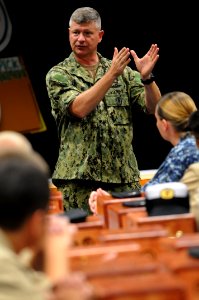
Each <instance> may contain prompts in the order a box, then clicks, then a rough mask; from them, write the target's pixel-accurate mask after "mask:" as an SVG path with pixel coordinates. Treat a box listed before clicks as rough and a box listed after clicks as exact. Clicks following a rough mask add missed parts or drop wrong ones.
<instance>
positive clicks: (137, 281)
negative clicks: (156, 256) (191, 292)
mask: <svg viewBox="0 0 199 300" xmlns="http://www.w3.org/2000/svg"><path fill="white" fill-rule="evenodd" d="M89 282H90V283H91V284H92V286H93V287H94V290H95V299H96V300H99V299H100V300H132V299H133V300H149V299H155V300H168V299H169V300H190V299H188V297H187V290H186V287H185V285H184V282H183V281H182V280H180V279H179V278H177V276H175V275H173V274H172V273H169V272H156V273H155V272H153V273H141V274H136V275H126V276H124V275H123V276H122V275H121V276H103V277H102V276H99V277H92V278H89ZM195 300H196V299H195Z"/></svg>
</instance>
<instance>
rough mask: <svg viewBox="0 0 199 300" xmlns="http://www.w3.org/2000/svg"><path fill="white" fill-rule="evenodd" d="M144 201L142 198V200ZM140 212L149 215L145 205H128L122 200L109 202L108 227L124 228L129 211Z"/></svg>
mask: <svg viewBox="0 0 199 300" xmlns="http://www.w3.org/2000/svg"><path fill="white" fill-rule="evenodd" d="M140 201H142V200H140ZM131 212H132V213H135V214H136V213H138V214H139V215H143V216H145V215H147V212H146V208H145V207H127V206H124V205H123V203H122V202H117V203H114V204H109V205H108V206H107V216H108V228H111V229H112V228H113V229H117V228H122V227H123V226H124V216H125V214H127V213H131Z"/></svg>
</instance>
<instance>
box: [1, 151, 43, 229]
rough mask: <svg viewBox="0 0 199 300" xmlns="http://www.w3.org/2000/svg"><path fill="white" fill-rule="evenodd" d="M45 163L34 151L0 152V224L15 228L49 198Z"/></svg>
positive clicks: (39, 208) (3, 227) (40, 207)
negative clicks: (28, 152) (25, 153)
mask: <svg viewBox="0 0 199 300" xmlns="http://www.w3.org/2000/svg"><path fill="white" fill-rule="evenodd" d="M48 176H49V174H48V166H47V164H46V163H45V161H44V160H43V159H42V158H41V157H40V155H38V154H37V153H33V152H32V153H31V154H30V155H24V154H23V155H21V154H19V153H12V154H9V155H6V154H5V155H3V156H0V207H1V209H0V227H1V228H2V229H4V230H17V229H19V228H20V227H21V226H23V224H24V223H25V222H26V220H27V219H28V218H29V217H30V216H31V215H32V214H33V213H34V212H35V211H37V210H42V211H46V210H47V208H48V201H49V185H48Z"/></svg>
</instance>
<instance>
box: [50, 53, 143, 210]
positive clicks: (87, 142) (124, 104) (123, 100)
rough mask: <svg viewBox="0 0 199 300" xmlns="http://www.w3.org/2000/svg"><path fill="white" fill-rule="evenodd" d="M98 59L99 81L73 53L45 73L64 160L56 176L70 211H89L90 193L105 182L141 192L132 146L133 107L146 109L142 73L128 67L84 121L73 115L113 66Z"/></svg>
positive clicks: (105, 60)
mask: <svg viewBox="0 0 199 300" xmlns="http://www.w3.org/2000/svg"><path fill="white" fill-rule="evenodd" d="M98 55H99V58H100V62H99V66H98V69H97V72H96V76H95V79H93V78H92V77H91V76H90V75H89V73H88V71H87V70H86V69H85V68H84V67H82V66H81V65H80V64H79V63H77V62H76V60H75V58H74V54H73V53H71V54H70V56H69V57H68V58H66V59H65V60H64V61H63V62H60V63H59V64H58V65H56V66H54V67H52V68H51V69H50V70H49V72H48V73H47V75H46V85H47V91H48V95H49V98H50V101H51V107H52V115H53V116H54V118H55V121H56V124H57V128H58V134H59V138H60V149H59V157H58V160H57V163H56V166H55V170H54V173H53V176H52V177H53V181H54V183H55V184H56V185H57V187H58V188H60V189H61V190H62V191H63V193H64V199H65V208H66V209H68V208H69V207H83V208H86V207H87V206H88V205H87V204H88V203H87V202H88V197H89V194H90V192H91V191H92V190H93V188H95V187H103V183H104V184H105V186H106V187H107V189H108V188H109V187H110V189H111V190H113V189H116V190H118V189H119V190H120V191H122V190H126V189H132V188H140V183H139V170H138V165H137V161H136V158H135V155H134V151H133V146H132V140H133V120H132V109H133V104H134V103H137V104H138V105H139V106H140V107H141V108H142V109H143V110H144V111H146V107H145V93H144V87H143V84H142V83H141V81H140V74H139V72H137V71H135V70H132V69H131V68H130V67H128V66H127V67H126V68H125V70H124V72H123V75H121V76H119V77H118V78H117V79H115V81H114V83H113V85H112V87H111V88H110V89H109V90H108V92H107V93H106V95H105V97H104V99H103V100H102V101H100V103H99V104H98V105H97V107H96V108H95V109H94V110H93V111H92V112H91V113H90V114H89V115H88V116H86V117H85V118H83V119H79V118H75V117H74V116H72V115H71V114H70V113H69V109H68V108H69V105H70V104H71V102H72V101H73V100H74V99H75V98H76V97H77V96H78V95H79V94H80V93H82V92H83V91H85V90H87V89H89V88H90V87H91V86H93V85H94V83H95V82H96V81H98V80H99V79H100V78H101V77H102V76H103V75H104V74H105V73H106V72H107V71H108V69H109V68H110V65H111V60H108V59H106V58H104V57H102V56H101V55H100V54H99V53H98ZM55 180H57V181H55ZM110 189H109V190H110ZM77 191H78V196H77V194H76V193H77ZM69 203H70V204H69Z"/></svg>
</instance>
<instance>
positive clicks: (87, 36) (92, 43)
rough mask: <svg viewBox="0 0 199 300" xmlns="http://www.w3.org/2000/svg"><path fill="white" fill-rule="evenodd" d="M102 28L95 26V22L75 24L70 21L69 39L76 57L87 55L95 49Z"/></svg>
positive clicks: (101, 33) (99, 40) (100, 36)
mask: <svg viewBox="0 0 199 300" xmlns="http://www.w3.org/2000/svg"><path fill="white" fill-rule="evenodd" d="M103 34H104V32H103V30H99V29H98V28H97V27H96V24H95V22H89V23H83V24H77V23H75V22H72V24H71V27H70V28H69V41H70V46H71V49H72V51H73V52H74V53H75V55H77V56H78V57H82V58H83V57H87V56H89V55H92V54H93V53H95V52H96V51H97V45H98V44H99V43H100V42H101V40H102V36H103Z"/></svg>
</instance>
